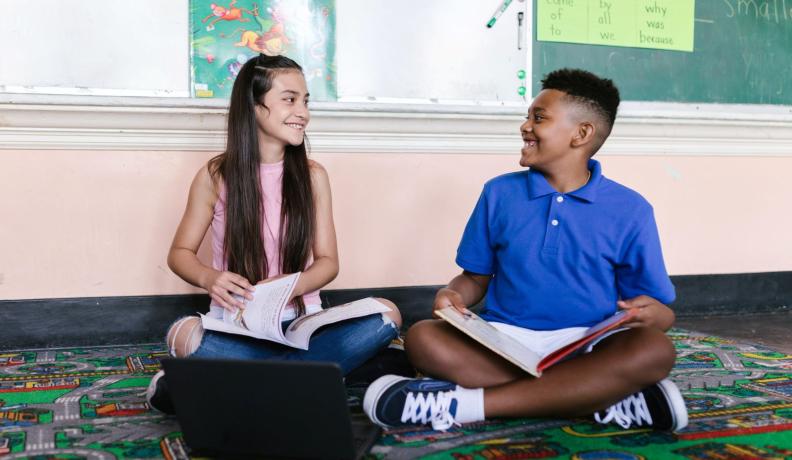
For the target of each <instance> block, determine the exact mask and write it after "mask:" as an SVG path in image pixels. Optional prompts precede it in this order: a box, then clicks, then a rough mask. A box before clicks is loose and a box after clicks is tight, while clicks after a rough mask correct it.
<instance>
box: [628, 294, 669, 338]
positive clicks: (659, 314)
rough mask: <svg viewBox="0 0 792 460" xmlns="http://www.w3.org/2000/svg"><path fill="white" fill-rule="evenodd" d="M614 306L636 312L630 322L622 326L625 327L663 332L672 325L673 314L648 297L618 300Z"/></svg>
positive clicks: (641, 296) (640, 296) (664, 306)
mask: <svg viewBox="0 0 792 460" xmlns="http://www.w3.org/2000/svg"><path fill="white" fill-rule="evenodd" d="M616 305H617V306H618V307H619V308H621V309H623V310H626V309H636V310H637V311H636V315H635V316H634V317H633V319H632V321H630V322H629V323H626V324H624V326H626V327H656V328H658V329H662V330H664V331H665V330H668V329H669V328H670V327H671V325H672V324H674V312H673V311H671V309H670V308H668V307H667V306H666V305H664V304H662V303H660V302H659V301H657V300H656V299H654V298H652V297H649V296H648V295H639V296H638V297H633V298H632V299H627V300H619V301H618V302H616Z"/></svg>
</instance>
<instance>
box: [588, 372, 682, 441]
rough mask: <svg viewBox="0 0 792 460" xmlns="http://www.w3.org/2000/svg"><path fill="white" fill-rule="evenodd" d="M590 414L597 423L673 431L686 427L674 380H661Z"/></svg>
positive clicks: (625, 427) (626, 427) (680, 395)
mask: <svg viewBox="0 0 792 460" xmlns="http://www.w3.org/2000/svg"><path fill="white" fill-rule="evenodd" d="M603 414H604V415H600V412H597V413H595V414H594V420H596V421H597V422H599V423H603V424H607V423H611V422H613V423H616V424H617V425H619V426H620V427H622V428H624V429H625V430H626V429H628V428H651V429H654V430H665V431H669V430H671V431H677V430H681V429H682V428H684V427H686V426H687V423H688V412H687V408H686V407H685V401H684V400H683V399H682V394H681V393H680V392H679V389H678V388H677V386H676V385H675V384H674V382H672V381H670V380H668V379H663V380H661V381H659V382H657V383H655V384H654V385H651V386H649V387H646V388H644V389H643V390H641V391H639V392H638V393H635V394H633V395H630V396H628V397H626V398H625V399H623V400H621V401H619V402H617V403H616V404H614V405H612V406H611V407H609V408H607V409H606V410H605V411H603Z"/></svg>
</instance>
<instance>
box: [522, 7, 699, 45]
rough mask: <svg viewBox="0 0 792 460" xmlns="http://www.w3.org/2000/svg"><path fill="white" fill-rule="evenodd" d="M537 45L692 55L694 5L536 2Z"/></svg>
mask: <svg viewBox="0 0 792 460" xmlns="http://www.w3.org/2000/svg"><path fill="white" fill-rule="evenodd" d="M537 1H538V3H537V7H536V39H537V40H539V41H549V42H565V43H586V44H591V45H608V46H628V47H633V48H653V49H662V50H676V51H690V52H692V51H693V25H694V19H695V18H694V15H695V2H694V0H537Z"/></svg>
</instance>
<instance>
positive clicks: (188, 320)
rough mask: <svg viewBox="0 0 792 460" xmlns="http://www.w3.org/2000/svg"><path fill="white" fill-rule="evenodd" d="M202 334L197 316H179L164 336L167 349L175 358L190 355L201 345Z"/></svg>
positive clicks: (202, 330)
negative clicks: (165, 336)
mask: <svg viewBox="0 0 792 460" xmlns="http://www.w3.org/2000/svg"><path fill="white" fill-rule="evenodd" d="M203 334H204V329H203V326H202V325H201V318H199V317H197V316H187V317H184V318H181V319H179V320H177V321H176V322H174V323H173V324H172V325H171V327H170V329H168V335H167V338H166V342H167V344H168V351H169V352H170V354H171V355H172V356H175V357H177V358H185V357H187V356H190V355H191V354H193V353H195V350H197V349H198V347H199V346H200V345H201V339H202V338H203Z"/></svg>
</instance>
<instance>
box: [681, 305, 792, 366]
mask: <svg viewBox="0 0 792 460" xmlns="http://www.w3.org/2000/svg"><path fill="white" fill-rule="evenodd" d="M674 326H675V327H678V328H681V329H686V330H689V331H696V332H702V333H705V334H716V335H719V336H721V337H726V338H731V339H739V340H742V341H747V342H754V343H758V344H761V345H765V346H768V347H770V348H773V349H775V350H777V351H780V352H784V353H786V354H790V355H792V311H789V310H787V311H783V312H779V313H754V314H745V315H739V316H738V315H733V314H732V315H722V316H718V315H714V316H695V317H682V318H677V321H676V324H674Z"/></svg>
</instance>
